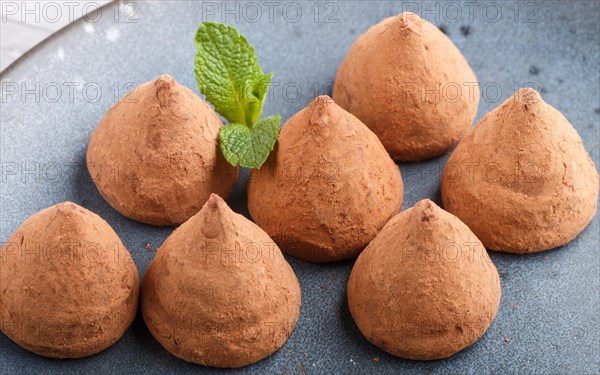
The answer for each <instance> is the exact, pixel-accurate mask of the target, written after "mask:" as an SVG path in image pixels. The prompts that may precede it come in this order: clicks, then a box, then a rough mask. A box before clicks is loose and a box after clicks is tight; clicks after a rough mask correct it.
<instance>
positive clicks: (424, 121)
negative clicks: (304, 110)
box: [333, 12, 479, 161]
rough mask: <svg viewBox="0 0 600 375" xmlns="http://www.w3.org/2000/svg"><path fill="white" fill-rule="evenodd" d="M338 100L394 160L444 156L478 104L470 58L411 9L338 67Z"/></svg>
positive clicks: (376, 29)
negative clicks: (375, 136) (378, 140)
mask: <svg viewBox="0 0 600 375" xmlns="http://www.w3.org/2000/svg"><path fill="white" fill-rule="evenodd" d="M333 99H334V100H335V101H336V103H338V104H339V105H340V106H341V107H342V108H344V109H346V110H347V111H348V112H350V113H352V114H354V115H355V116H356V117H358V118H359V119H360V120H361V121H362V122H364V123H365V124H366V125H367V126H368V127H369V128H370V129H371V130H372V131H373V132H374V133H375V134H377V136H378V137H379V139H380V140H381V143H383V145H384V146H385V148H386V150H387V151H388V152H389V153H390V155H391V156H392V158H394V159H396V160H405V161H412V160H423V159H427V158H431V157H434V156H437V155H440V154H443V153H444V152H446V151H447V150H448V149H449V148H451V147H452V146H454V145H455V144H456V143H458V141H459V140H460V139H461V138H462V137H463V136H464V135H465V134H466V133H467V130H468V129H469V126H471V123H472V122H473V119H474V118H475V115H476V113H477V105H478V104H479V88H478V86H477V78H476V77H475V74H474V73H473V71H472V70H471V67H469V64H468V63H467V60H465V58H464V56H463V55H462V54H461V52H460V51H459V50H458V48H456V46H455V45H454V44H453V43H452V41H451V40H450V39H448V37H447V36H446V35H445V34H444V33H442V32H441V31H440V30H439V29H438V28H437V27H436V26H435V25H433V24H431V23H429V22H427V21H425V20H422V19H421V18H419V16H417V15H416V14H413V13H410V12H406V13H402V14H400V15H398V16H395V17H390V18H386V19H384V20H383V21H381V22H380V23H378V24H377V25H375V26H373V27H371V28H370V29H369V30H367V31H366V32H365V33H364V34H362V35H361V36H360V37H359V38H358V39H357V40H356V42H355V43H354V44H353V45H352V47H351V48H350V51H349V52H348V54H347V56H346V58H345V59H344V61H343V62H342V64H341V65H340V67H339V69H338V71H337V76H336V79H335V85H334V87H333Z"/></svg>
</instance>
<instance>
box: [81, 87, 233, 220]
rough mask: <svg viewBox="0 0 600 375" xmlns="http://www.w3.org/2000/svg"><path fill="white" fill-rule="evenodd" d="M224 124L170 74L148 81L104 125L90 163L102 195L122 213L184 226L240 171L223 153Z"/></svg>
mask: <svg viewBox="0 0 600 375" xmlns="http://www.w3.org/2000/svg"><path fill="white" fill-rule="evenodd" d="M222 126H223V123H222V122H221V120H220V119H219V117H218V116H217V115H216V114H215V112H214V111H213V110H212V109H211V108H210V107H209V106H208V105H207V104H206V103H205V102H204V101H203V100H202V99H200V97H199V96H198V95H196V94H194V93H193V92H192V91H191V90H189V89H188V88H186V87H183V86H181V85H180V84H178V83H177V82H175V80H174V79H173V78H171V77H170V76H168V75H162V76H160V77H158V78H157V79H156V80H154V81H153V82H148V83H145V84H143V85H141V86H139V87H137V88H136V89H134V90H133V91H132V92H130V93H129V94H128V95H127V96H125V98H123V99H122V100H121V101H119V102H118V103H117V104H116V105H115V106H114V107H112V108H111V109H110V110H109V111H108V113H107V114H106V115H105V116H104V118H103V119H102V121H100V123H99V124H98V126H97V127H96V129H95V130H94V133H93V134H92V137H91V138H90V143H89V146H88V150H87V166H88V170H89V172H90V175H91V176H92V179H93V180H94V183H95V184H96V186H97V187H98V190H99V191H100V194H102V196H103V197H104V198H105V199H106V200H107V201H108V203H109V204H110V205H111V206H112V207H113V208H115V209H116V210H117V211H119V212H120V213H121V214H123V215H125V216H127V217H129V218H132V219H134V220H138V221H141V222H144V223H148V224H153V225H160V226H167V225H178V224H181V223H183V222H184V221H186V220H187V219H189V218H190V217H192V216H193V215H195V214H196V213H197V212H198V211H199V210H200V208H201V207H202V204H204V202H206V200H207V199H208V197H209V195H210V194H211V193H217V194H220V195H221V196H224V197H227V196H229V194H230V193H231V191H232V190H233V187H234V186H235V183H236V180H237V175H238V169H237V168H235V167H233V166H231V165H230V164H229V163H227V161H226V160H225V158H224V157H223V156H222V155H221V151H220V150H219V145H218V135H219V129H220V128H221V127H222Z"/></svg>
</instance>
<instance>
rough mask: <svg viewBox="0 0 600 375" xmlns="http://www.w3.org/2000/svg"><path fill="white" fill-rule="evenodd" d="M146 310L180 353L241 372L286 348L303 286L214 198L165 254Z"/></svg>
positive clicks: (264, 239)
mask: <svg viewBox="0 0 600 375" xmlns="http://www.w3.org/2000/svg"><path fill="white" fill-rule="evenodd" d="M141 304H142V313H143V317H144V320H145V322H146V324H147V326H148V328H149V329H150V332H151V333H152V335H153V336H154V337H155V338H156V339H157V340H158V341H159V342H160V343H161V344H162V345H163V346H164V347H165V349H167V350H168V351H169V352H171V353H172V354H174V355H175V356H177V357H179V358H181V359H183V360H186V361H189V362H193V363H198V364H202V365H207V366H216V367H241V366H246V365H249V364H251V363H254V362H257V361H259V360H261V359H263V358H265V357H267V356H269V355H270V354H271V353H273V352H275V351H276V350H277V349H279V348H280V347H281V346H283V344H284V343H285V341H286V340H287V339H288V337H289V336H290V334H291V332H292V330H293V329H294V326H295V325H296V321H297V320H298V314H299V312H300V285H299V284H298V280H297V279H296V275H295V274H294V271H293V270H292V268H291V267H290V265H289V264H288V263H287V262H286V260H285V258H284V257H283V255H282V254H281V251H280V250H279V248H278V247H277V245H276V244H275V243H274V242H273V240H271V239H270V238H269V236H268V235H267V234H266V233H265V232H264V231H263V230H261V229H260V228H259V227H258V226H256V225H255V224H254V223H252V222H251V221H250V220H248V219H246V218H245V217H243V216H242V215H239V214H236V213H234V212H233V211H231V209H230V208H229V207H228V206H227V204H226V203H225V202H224V201H223V200H222V199H221V198H220V197H219V196H217V195H215V194H212V195H211V196H210V198H209V200H208V202H206V204H205V205H204V207H202V210H201V211H200V212H199V213H198V214H197V215H195V216H193V217H192V218H191V219H190V220H188V221H187V222H185V223H184V224H183V225H181V226H180V227H179V228H178V229H176V230H175V231H174V232H173V234H172V235H171V236H169V238H167V240H166V241H165V243H164V244H163V245H162V246H161V247H160V248H159V249H158V251H157V253H156V256H155V258H154V260H153V261H152V263H151V264H150V267H149V268H148V271H147V272H146V274H145V276H144V281H143V286H142V298H141Z"/></svg>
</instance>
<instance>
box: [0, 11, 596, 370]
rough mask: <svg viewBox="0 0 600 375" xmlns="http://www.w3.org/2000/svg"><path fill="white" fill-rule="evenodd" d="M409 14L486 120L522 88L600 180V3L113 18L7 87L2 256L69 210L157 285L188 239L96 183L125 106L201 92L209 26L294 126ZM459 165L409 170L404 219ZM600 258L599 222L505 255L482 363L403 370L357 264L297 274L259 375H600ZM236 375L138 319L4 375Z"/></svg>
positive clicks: (64, 43)
mask: <svg viewBox="0 0 600 375" xmlns="http://www.w3.org/2000/svg"><path fill="white" fill-rule="evenodd" d="M75 9H79V10H81V9H82V7H81V6H79V8H75ZM405 10H410V11H413V12H416V13H418V14H420V15H421V16H422V17H424V18H426V19H428V20H430V21H431V22H433V23H434V24H436V25H438V26H440V28H442V29H443V30H444V31H445V32H446V34H447V35H448V36H449V37H450V38H451V39H452V40H453V41H454V43H455V44H456V45H457V46H458V48H459V49H460V50H461V51H462V52H463V53H464V55H465V56H466V58H467V60H468V61H469V63H470V64H471V66H472V67H473V69H474V71H475V73H476V74H477V76H478V78H479V81H480V84H481V87H482V94H483V98H482V101H481V103H480V105H479V112H478V119H479V118H480V117H481V116H482V115H484V114H485V113H487V112H489V111H490V110H491V109H492V108H494V107H496V106H497V105H498V104H500V103H501V102H502V101H503V100H505V99H506V98H508V97H509V96H510V95H511V94H512V93H513V92H514V91H515V90H516V89H517V88H518V87H522V86H526V85H530V86H534V87H537V89H538V90H539V91H540V92H541V93H542V96H543V97H544V99H545V100H546V101H547V102H548V103H549V104H551V105H553V106H554V107H556V108H557V109H558V110H560V111H561V112H562V113H563V114H564V115H565V116H566V117H567V118H568V119H569V120H570V121H571V123H572V124H573V126H575V128H577V130H578V131H579V133H580V134H581V136H582V138H583V141H584V143H585V146H586V149H587V150H588V151H589V152H590V154H591V156H592V158H593V159H594V162H595V163H596V165H600V160H599V148H598V144H599V130H598V129H599V119H600V114H599V112H600V89H599V88H600V72H599V70H598V65H599V62H600V29H599V24H600V3H598V2H595V1H576V2H558V1H549V2H544V3H542V2H539V3H536V2H516V3H515V2H490V3H485V2H481V3H476V4H474V3H465V4H463V3H457V2H449V3H446V2H443V1H437V2H428V3H424V4H421V3H418V2H408V3H401V2H392V1H369V2H368V1H348V2H319V3H316V2H304V1H297V2H291V3H286V2H277V1H276V2H261V1H258V2H229V3H223V2H221V1H216V2H209V1H205V2H200V1H198V2H191V1H139V2H133V3H117V4H109V5H108V6H106V7H104V8H101V9H100V10H98V11H97V12H95V13H92V14H91V15H90V16H88V17H87V18H84V19H80V20H79V21H77V22H75V23H73V24H71V25H69V26H68V27H66V28H65V29H63V30H61V31H60V32H58V33H56V34H54V35H53V36H51V37H50V38H49V39H47V40H46V41H45V42H43V43H42V44H40V45H38V46H37V47H36V48H34V49H33V50H32V51H31V52H29V53H27V54H26V55H25V56H24V57H22V58H21V59H19V60H18V61H17V62H15V63H14V64H13V65H11V66H10V67H9V68H7V69H6V70H5V71H3V72H2V74H1V76H0V78H1V84H2V102H1V112H0V114H1V122H0V124H1V127H0V129H1V130H0V131H1V137H0V138H1V142H0V145H1V149H0V152H1V153H0V157H1V166H2V176H1V178H2V179H1V184H0V189H1V190H0V196H1V199H0V204H1V206H0V211H1V216H0V219H1V221H0V224H1V229H0V235H1V240H2V241H6V240H7V239H8V237H9V236H10V235H11V233H12V232H13V231H14V230H15V229H16V228H17V227H18V226H19V225H20V224H21V223H22V222H23V221H24V220H25V219H26V218H27V217H29V216H30V215H32V214H33V213H35V212H37V211H39V210H41V209H43V208H45V207H48V206H50V205H53V204H56V203H58V202H61V201H65V200H69V201H73V202H76V203H78V204H80V205H82V206H84V207H86V208H88V209H90V210H92V211H94V212H96V213H98V214H99V215H100V216H102V217H103V218H104V219H105V220H107V221H108V222H109V223H110V224H111V225H112V226H113V228H114V229H115V231H116V232H117V233H118V234H119V236H120V237H121V238H122V240H123V242H124V244H125V245H126V247H127V248H128V249H129V251H130V252H131V254H132V256H133V258H134V260H135V262H136V264H137V266H138V269H139V271H140V276H141V275H143V273H144V272H145V271H146V268H147V267H148V264H149V263H150V261H151V260H152V257H153V256H154V253H155V250H156V248H157V247H159V246H160V244H161V243H162V242H163V240H164V239H165V238H166V237H167V236H168V235H169V234H170V232H171V231H172V229H170V228H155V227H151V226H147V225H144V224H140V223H137V222H134V221H131V220H128V219H126V218H124V217H123V216H121V215H119V214H118V213H117V212H116V211H114V210H113V209H112V208H111V207H110V206H109V205H108V204H107V203H106V202H105V201H104V200H103V199H102V197H101V196H100V195H99V193H98V191H97V190H96V188H95V186H94V184H93V183H92V181H91V180H90V176H89V175H88V172H87V170H86V168H85V150H86V147H87V143H88V139H89V136H90V134H91V132H92V130H93V129H94V127H95V126H96V124H97V123H98V122H99V120H100V119H101V118H102V116H103V115H104V114H105V113H106V111H107V110H108V109H109V108H110V107H111V106H112V105H113V104H114V103H115V101H116V100H118V99H119V98H122V97H123V96H124V94H125V93H126V92H127V91H128V90H130V89H131V88H132V87H133V86H135V85H138V84H141V83H143V82H146V81H149V80H152V79H154V78H155V77H157V76H158V75H160V74H162V73H169V74H171V75H172V76H173V77H174V78H175V79H176V80H178V81H179V82H180V83H182V84H183V85H186V86H188V87H190V88H193V89H194V90H195V91H196V92H197V91H198V90H197V88H196V82H195V77H194V73H193V64H194V54H195V50H194V45H193V40H194V35H195V32H196V29H197V28H198V25H199V24H200V23H201V22H202V21H204V20H212V21H225V22H227V23H230V24H232V25H234V26H236V27H237V28H239V29H240V31H241V32H242V33H243V34H244V35H246V36H247V37H248V39H249V40H250V41H251V43H252V44H253V45H254V46H255V47H256V50H257V53H258V55H259V57H260V61H261V65H262V66H263V68H264V70H265V71H274V72H275V73H276V75H275V79H274V82H275V84H274V86H273V87H272V89H271V91H270V94H269V100H268V103H267V104H266V107H265V115H271V114H276V113H280V114H281V115H282V117H283V119H284V120H286V119H287V118H289V117H290V116H291V115H293V114H294V113H295V112H297V111H298V110H300V109H301V108H303V107H304V106H306V105H307V104H308V103H309V102H310V101H311V100H312V99H313V98H314V97H315V96H316V95H319V94H324V93H330V90H331V83H332V81H333V80H334V77H335V72H336V68H337V67H338V65H339V64H340V62H341V61H342V59H343V58H344V56H345V54H346V52H347V51H348V48H349V47H350V45H351V44H352V42H353V41H354V40H355V39H356V38H357V37H358V36H359V35H360V34H361V33H362V32H364V31H365V30H366V29H367V28H369V27H370V26H371V25H373V24H375V23H377V22H379V21H380V20H381V19H382V18H384V17H387V16H391V15H396V14H398V13H400V12H402V11H405ZM65 16H66V15H65ZM446 160H447V156H444V157H440V158H437V159H434V160H430V161H427V162H423V163H412V164H400V168H401V171H402V175H403V178H404V184H405V185H404V186H405V190H406V192H405V197H404V208H407V207H410V206H412V205H413V204H414V203H415V202H416V201H418V200H420V199H422V198H426V197H427V198H431V199H433V200H435V201H436V202H438V203H440V199H439V181H440V173H441V171H442V168H443V166H444V163H445V162H446ZM242 175H243V177H244V178H242V179H241V181H240V183H239V185H238V187H237V188H236V191H235V192H234V194H233V196H232V197H231V198H230V200H229V203H230V205H231V206H232V208H233V209H234V210H236V211H237V212H240V213H243V214H246V215H247V208H246V193H245V185H246V179H247V171H243V172H242ZM598 242H599V228H598V218H597V217H596V218H594V220H593V222H592V223H591V224H590V226H589V227H588V228H587V229H586V230H585V231H583V233H582V234H581V235H580V236H579V237H578V238H577V239H575V240H574V241H573V242H571V243H570V244H569V245H568V246H565V247H563V248H560V249H556V250H553V251H549V252H546V253H541V254H534V255H527V256H512V255H507V254H499V253H492V254H491V256H492V258H493V260H494V262H495V264H496V266H497V268H498V271H499V272H500V274H501V278H502V280H501V281H502V302H501V305H500V310H499V312H498V315H497V317H496V320H495V321H494V323H493V324H492V326H491V327H490V329H489V330H488V331H487V333H486V334H485V335H484V336H483V337H482V338H481V339H480V340H479V341H478V342H477V343H476V344H474V345H473V346H472V347H470V348H468V349H466V350H464V351H462V352H460V353H458V354H456V355H454V356H453V357H452V358H450V359H448V360H442V361H432V362H415V361H407V360H402V359H399V358H395V357H392V356H390V355H387V354H386V353H384V352H382V351H381V350H379V349H377V348H376V347H374V346H372V345H371V344H370V343H368V342H367V341H366V340H365V339H364V338H363V337H362V335H361V334H360V332H359V331H358V329H357V327H356V326H355V324H354V322H353V321H352V318H351V316H350V313H349V311H348V306H347V303H346V283H347V280H348V275H349V273H350V270H351V267H352V264H353V262H350V261H347V262H340V263H335V264H326V265H315V264H309V263H306V262H303V261H299V260H297V259H294V258H291V257H288V260H289V262H290V263H291V265H292V267H293V268H294V271H295V272H296V275H297V276H298V279H299V281H300V284H301V288H302V308H301V312H300V319H299V321H298V324H297V326H296V328H295V330H294V332H293V334H292V336H291V337H290V339H289V340H288V342H287V343H286V344H285V346H284V347H283V348H282V349H281V350H279V351H278V352H276V353H275V354H273V355H272V356H270V357H269V358H267V359H265V360H263V361H261V362H259V363H257V364H255V365H252V366H249V367H247V368H245V369H244V370H243V371H248V372H261V373H262V372H265V373H298V374H301V373H302V374H303V373H311V374H312V373H314V374H321V373H335V374H340V373H344V374H346V373H368V372H370V373H394V374H398V373H405V372H415V373H430V372H436V373H515V372H518V373H524V374H525V373H526V374H530V373H534V372H535V373H570V374H584V373H586V374H591V373H596V374H597V373H599V372H600V351H599V349H598V348H599V347H600V332H599V330H600V313H599V312H600V257H599V255H598V254H599V253H598V249H599V246H598ZM147 243H149V244H150V245H151V250H147V249H146V248H145V245H146V244H147ZM221 371H223V370H218V369H212V368H207V367H202V366H196V365H192V364H189V363H186V362H183V361H181V360H179V359H177V358H175V357H174V356H172V355H170V354H169V353H168V352H167V351H165V350H164V349H163V348H162V347H161V346H160V345H159V344H158V342H157V341H156V340H154V338H153V337H152V336H151V335H150V333H149V332H148V330H147V329H146V327H145V325H144V323H143V321H142V320H141V319H140V318H139V317H138V318H137V319H136V321H135V323H134V324H133V326H132V327H131V328H130V329H129V330H128V331H127V333H126V334H125V336H124V337H123V338H122V339H121V340H120V341H119V342H117V343H116V344H115V345H114V346H112V347H111V348H109V349H107V350H105V351H103V352H101V353H99V354H97V355H95V356H92V357H90V358H84V359H79V360H52V359H46V358H42V357H39V356H36V355H34V354H31V353H29V352H27V351H25V350H23V349H21V348H20V347H19V346H17V345H15V344H14V343H13V342H12V341H10V340H9V339H8V338H7V337H6V336H4V335H0V373H16V372H27V373H35V374H46V373H56V372H64V373H116V372H127V373H144V374H150V373H166V372H169V373H170V372H173V373H192V372H194V373H197V372H221Z"/></svg>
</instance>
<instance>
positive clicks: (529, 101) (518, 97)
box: [513, 87, 544, 106]
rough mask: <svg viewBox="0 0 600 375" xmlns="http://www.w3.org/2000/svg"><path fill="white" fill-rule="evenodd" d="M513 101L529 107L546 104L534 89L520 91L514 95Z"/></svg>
mask: <svg viewBox="0 0 600 375" xmlns="http://www.w3.org/2000/svg"><path fill="white" fill-rule="evenodd" d="M513 99H514V102H515V103H519V104H522V105H527V106H529V105H533V104H539V103H543V102H544V101H543V99H542V96H541V95H540V93H539V92H537V91H536V90H534V89H532V88H531V87H524V88H522V89H519V90H518V91H517V92H516V93H515V94H514V95H513Z"/></svg>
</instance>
